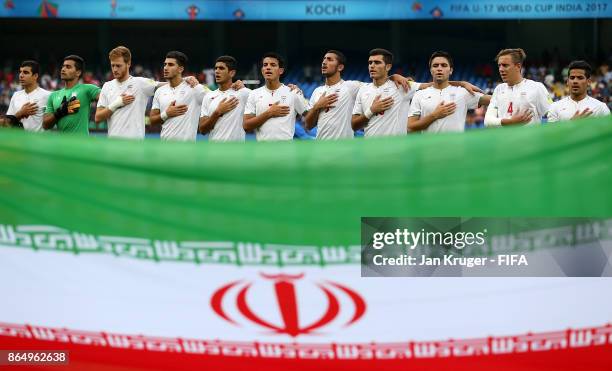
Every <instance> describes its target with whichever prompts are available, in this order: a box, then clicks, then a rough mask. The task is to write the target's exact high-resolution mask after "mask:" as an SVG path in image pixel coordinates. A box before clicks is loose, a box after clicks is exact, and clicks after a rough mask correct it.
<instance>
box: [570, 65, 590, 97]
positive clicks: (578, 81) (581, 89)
mask: <svg viewBox="0 0 612 371" xmlns="http://www.w3.org/2000/svg"><path fill="white" fill-rule="evenodd" d="M590 82H591V79H588V78H587V77H586V71H585V70H581V69H572V70H570V72H569V76H568V77H567V86H569V89H570V92H571V94H572V95H583V94H585V93H586V91H587V87H588V86H589V83H590Z"/></svg>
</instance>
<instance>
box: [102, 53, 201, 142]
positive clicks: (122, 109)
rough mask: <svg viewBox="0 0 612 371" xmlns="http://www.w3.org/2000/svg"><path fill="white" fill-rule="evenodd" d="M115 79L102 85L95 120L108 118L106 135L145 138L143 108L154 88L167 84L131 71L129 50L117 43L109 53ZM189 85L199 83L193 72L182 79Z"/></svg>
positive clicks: (145, 107) (106, 119)
mask: <svg viewBox="0 0 612 371" xmlns="http://www.w3.org/2000/svg"><path fill="white" fill-rule="evenodd" d="M108 58H109V60H110V65H111V70H112V73H113V77H114V79H113V80H111V81H107V82H106V83H104V86H102V91H101V92H100V99H99V100H98V106H97V109H96V115H95V121H96V122H97V123H99V122H102V121H107V123H108V136H109V137H114V138H127V139H144V136H145V111H146V109H147V103H148V100H149V98H150V97H152V96H153V94H154V93H155V89H156V88H158V87H160V86H163V85H166V84H168V83H167V82H159V81H153V80H152V79H147V78H144V77H134V76H131V75H130V66H131V63H132V53H131V52H130V50H129V49H128V48H126V47H125V46H118V47H116V48H114V49H113V50H111V51H110V53H108ZM184 80H185V81H187V82H188V84H189V85H190V86H192V87H195V86H196V85H198V84H199V82H198V81H197V79H195V78H194V77H192V76H189V77H186V78H185V79H184Z"/></svg>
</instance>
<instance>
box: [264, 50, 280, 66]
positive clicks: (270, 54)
mask: <svg viewBox="0 0 612 371" xmlns="http://www.w3.org/2000/svg"><path fill="white" fill-rule="evenodd" d="M266 58H274V59H276V60H277V61H278V66H279V67H280V68H285V60H284V59H283V57H282V56H281V55H280V54H278V53H275V52H267V53H265V54H264V55H263V57H261V63H262V64H263V60H264V59H266Z"/></svg>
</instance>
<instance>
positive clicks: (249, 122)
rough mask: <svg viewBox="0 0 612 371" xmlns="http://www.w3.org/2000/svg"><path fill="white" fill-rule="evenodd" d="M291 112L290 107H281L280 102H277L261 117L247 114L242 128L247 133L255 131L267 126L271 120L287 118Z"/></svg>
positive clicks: (260, 115)
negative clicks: (267, 122)
mask: <svg viewBox="0 0 612 371" xmlns="http://www.w3.org/2000/svg"><path fill="white" fill-rule="evenodd" d="M289 112H290V109H289V106H281V105H280V102H276V103H274V104H272V105H271V106H270V108H268V109H267V110H265V111H264V112H262V113H261V114H259V115H254V114H245V115H244V120H243V122H242V126H243V127H244V130H246V131H251V130H255V129H257V128H258V127H260V126H261V125H263V124H265V123H266V121H268V120H269V119H271V118H274V117H283V116H287V115H288V114H289Z"/></svg>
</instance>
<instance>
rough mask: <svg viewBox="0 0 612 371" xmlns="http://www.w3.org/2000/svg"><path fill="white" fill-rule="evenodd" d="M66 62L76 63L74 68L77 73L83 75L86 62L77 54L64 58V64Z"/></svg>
mask: <svg viewBox="0 0 612 371" xmlns="http://www.w3.org/2000/svg"><path fill="white" fill-rule="evenodd" d="M66 61H74V68H75V69H76V70H77V71H81V75H83V70H84V69H85V60H84V59H83V58H81V57H79V56H78V55H76V54H70V55H69V56H67V57H64V62H66Z"/></svg>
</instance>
